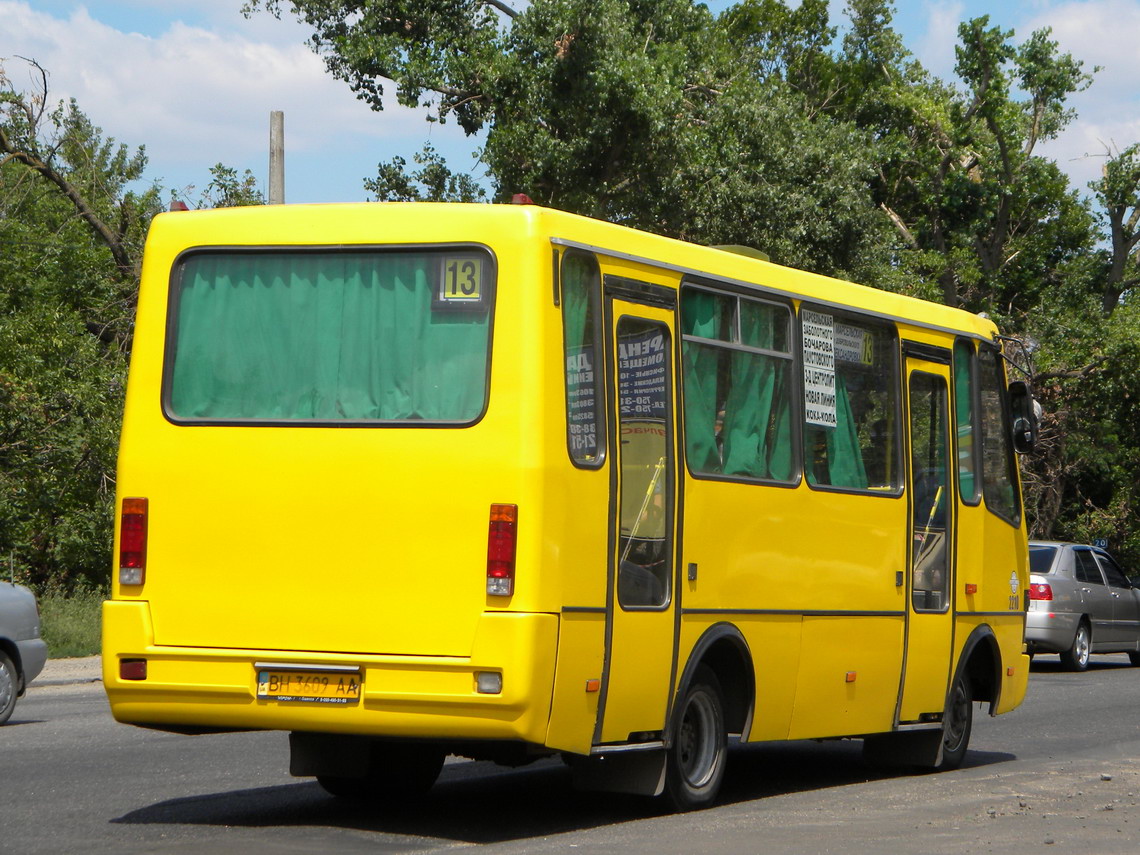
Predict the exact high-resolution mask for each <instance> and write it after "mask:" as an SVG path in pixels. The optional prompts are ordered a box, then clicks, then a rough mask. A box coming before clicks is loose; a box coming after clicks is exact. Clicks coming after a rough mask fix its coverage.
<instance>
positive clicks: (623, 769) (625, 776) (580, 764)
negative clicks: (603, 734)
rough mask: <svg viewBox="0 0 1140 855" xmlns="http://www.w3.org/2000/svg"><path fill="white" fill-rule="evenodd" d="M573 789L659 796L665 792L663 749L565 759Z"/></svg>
mask: <svg viewBox="0 0 1140 855" xmlns="http://www.w3.org/2000/svg"><path fill="white" fill-rule="evenodd" d="M566 762H567V765H569V766H570V770H571V774H572V776H573V781H574V787H575V788H576V789H579V790H591V791H597V792H604V793H630V794H633V795H637V796H659V795H661V793H662V792H664V790H665V749H664V748H656V749H650V750H646V751H622V752H618V753H613V754H600V755H594V756H591V757H582V756H573V757H567V758H566Z"/></svg>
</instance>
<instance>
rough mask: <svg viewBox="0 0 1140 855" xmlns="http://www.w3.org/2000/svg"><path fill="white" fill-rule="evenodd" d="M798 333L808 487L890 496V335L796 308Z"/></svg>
mask: <svg viewBox="0 0 1140 855" xmlns="http://www.w3.org/2000/svg"><path fill="white" fill-rule="evenodd" d="M800 331H801V343H802V347H803V375H804V471H805V473H806V475H807V479H808V483H809V484H811V485H812V486H813V487H836V488H840V489H847V490H870V491H873V492H875V493H878V494H886V493H891V494H895V493H897V491H898V489H899V487H900V486H901V480H900V471H901V467H900V465H899V459H900V458H899V449H900V447H901V446H900V443H899V430H898V412H899V380H898V370H899V369H898V345H897V340H896V338H895V334H894V330H893V329H892V328H891V327H888V326H885V325H882V324H875V323H870V322H868V321H866V320H863V319H859V320H857V321H855V320H849V319H847V318H844V317H838V316H835V315H832V314H830V313H824V312H820V311H817V310H812V309H810V308H807V307H801V309H800Z"/></svg>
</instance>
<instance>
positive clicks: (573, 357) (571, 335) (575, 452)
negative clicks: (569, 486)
mask: <svg viewBox="0 0 1140 855" xmlns="http://www.w3.org/2000/svg"><path fill="white" fill-rule="evenodd" d="M597 278H598V266H597V262H596V261H595V260H594V258H593V257H592V256H586V255H581V254H578V253H570V254H568V255H567V256H566V258H565V261H564V262H563V265H562V317H563V324H564V331H563V335H564V346H565V357H566V366H565V368H566V374H565V376H566V415H567V429H568V431H569V448H570V455H571V457H572V458H573V459H574V460H575V461H577V462H579V463H586V464H593V463H595V462H597V461H598V460H599V455H600V453H601V450H600V448H599V446H600V443H601V441H602V437H603V436H604V431H603V430H602V427H601V419H600V418H599V412H600V408H599V403H600V401H601V400H602V399H603V395H602V389H601V383H600V380H601V378H600V377H599V376H598V372H599V371H600V370H601V365H600V363H599V360H598V358H597V356H598V354H597V353H596V352H595V350H596V346H595V321H594V313H593V311H592V308H593V299H594V297H593V295H594V293H596V289H597ZM586 365H588V366H589V373H591V374H592V375H593V376H592V377H589V376H588V374H587V372H586V370H585V366H586Z"/></svg>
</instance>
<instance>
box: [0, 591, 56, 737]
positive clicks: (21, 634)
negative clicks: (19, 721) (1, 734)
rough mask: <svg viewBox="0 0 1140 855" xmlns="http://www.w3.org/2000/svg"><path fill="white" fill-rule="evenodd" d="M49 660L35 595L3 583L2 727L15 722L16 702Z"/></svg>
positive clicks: (0, 611) (0, 621)
mask: <svg viewBox="0 0 1140 855" xmlns="http://www.w3.org/2000/svg"><path fill="white" fill-rule="evenodd" d="M46 660H47V645H46V644H45V643H44V640H43V639H42V638H40V610H39V607H38V606H37V605H36V598H35V595H34V594H32V592H31V591H29V590H28V589H27V588H25V587H24V586H23V585H14V584H12V583H11V582H0V724H4V722H6V721H7V720H8V719H9V718H11V716H12V710H13V709H15V707H16V699H17V698H18V697H20V696H21V695H23V694H24V689H25V688H27V685H28V683H30V682H31V681H32V680H34V679H35V678H36V677H37V676H38V675H39V673H40V671H41V670H43V667H44V662H45V661H46Z"/></svg>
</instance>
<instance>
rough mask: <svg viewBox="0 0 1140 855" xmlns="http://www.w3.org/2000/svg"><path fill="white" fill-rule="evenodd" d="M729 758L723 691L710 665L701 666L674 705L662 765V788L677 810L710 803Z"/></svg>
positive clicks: (721, 779)
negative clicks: (671, 730)
mask: <svg viewBox="0 0 1140 855" xmlns="http://www.w3.org/2000/svg"><path fill="white" fill-rule="evenodd" d="M727 759H728V736H727V733H726V731H725V724H724V694H723V692H722V691H721V688H720V681H719V680H718V679H717V677H716V674H714V673H713V671H712V669H710V668H708V667H707V666H704V665H702V666H700V667H699V668H698V669H697V671H696V673H694V674H693V678H692V680H691V682H690V683H689V687H688V688H687V689H686V690H685V695H684V697H683V698H682V699H681V704H680V706H679V707H678V709H677V719H676V727H675V730H674V733H673V742H672V745H670V747H669V754H668V757H667V758H666V767H665V790H666V793H667V794H668V796H669V800H670V802H672V804H673V807H674V808H675V809H676V810H679V811H686V810H696V809H698V808H703V807H708V806H709V805H711V804H712V803H713V802H714V801H715V800H716V797H717V794H718V793H719V792H720V785H721V782H722V781H723V780H724V768H725V763H726V761H727Z"/></svg>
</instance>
